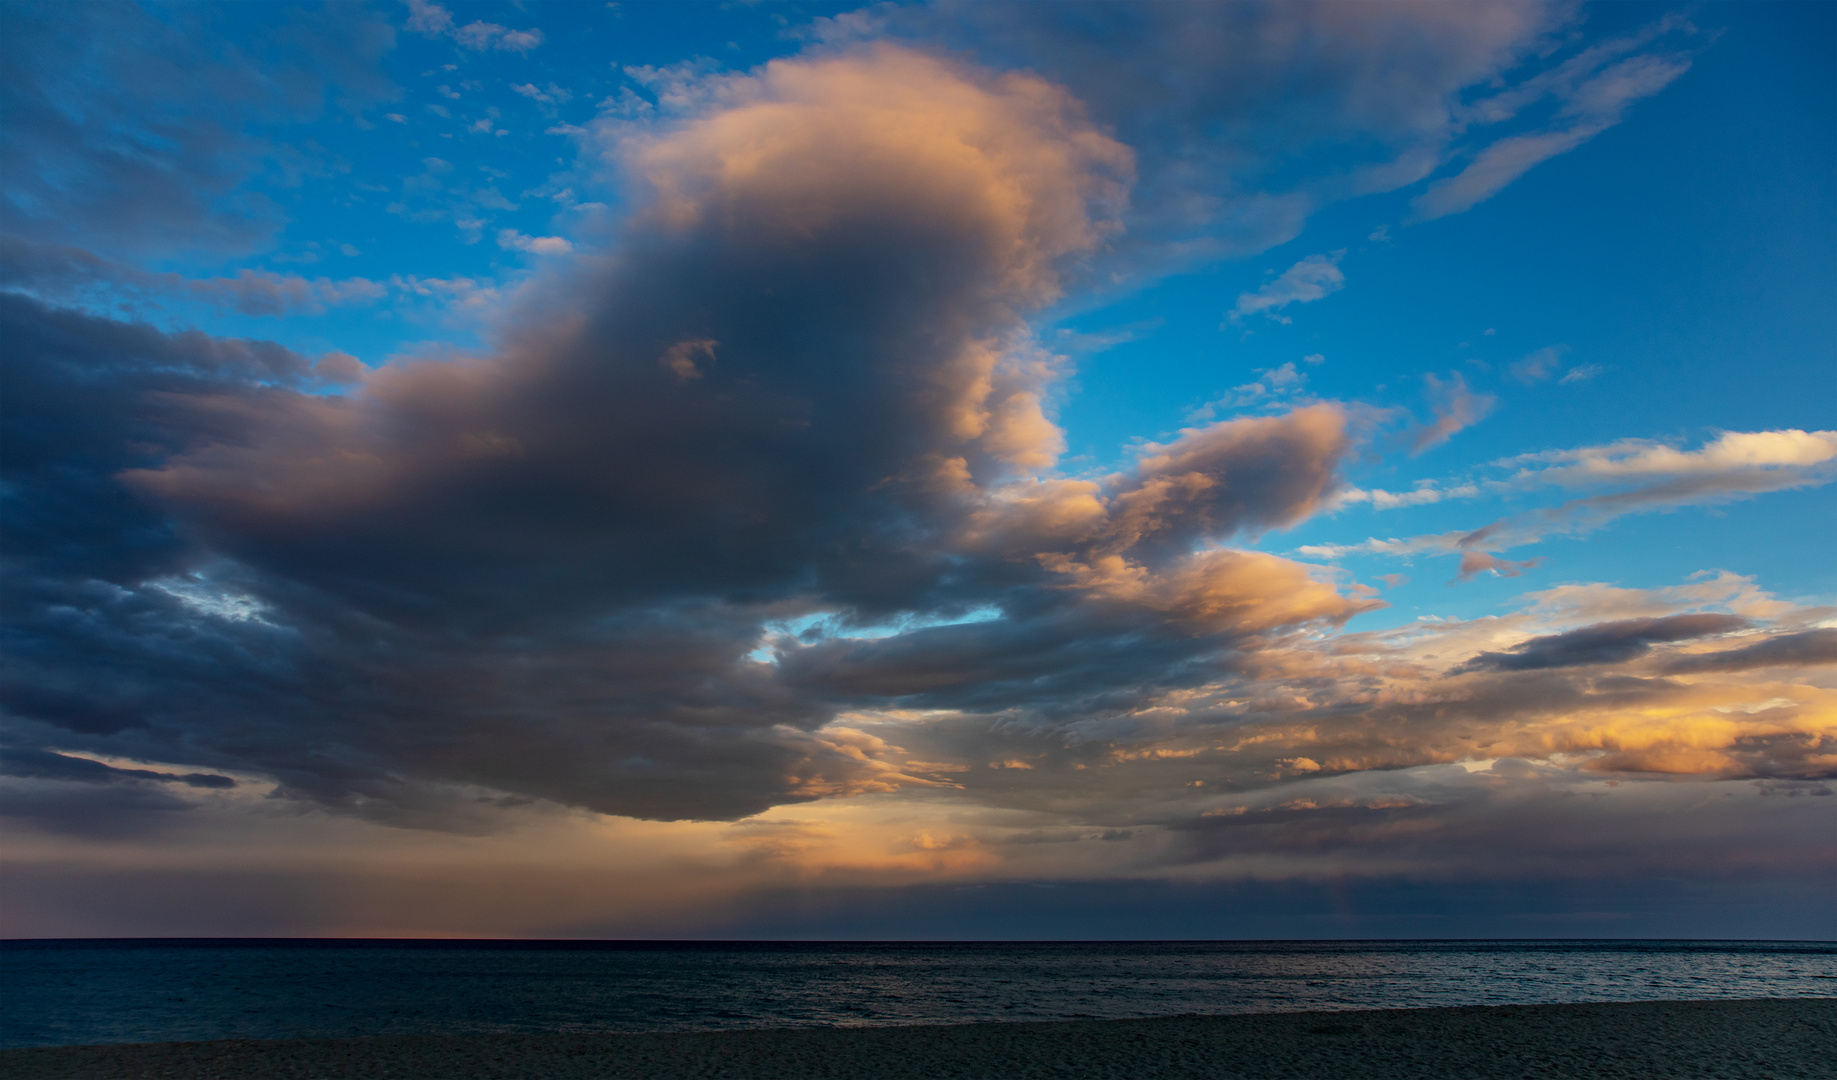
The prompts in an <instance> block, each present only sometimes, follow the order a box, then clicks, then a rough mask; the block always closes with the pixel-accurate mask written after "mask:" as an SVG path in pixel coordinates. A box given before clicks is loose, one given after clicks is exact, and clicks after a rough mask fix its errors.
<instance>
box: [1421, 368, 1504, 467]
mask: <svg viewBox="0 0 1837 1080" xmlns="http://www.w3.org/2000/svg"><path fill="white" fill-rule="evenodd" d="M1422 378H1423V382H1424V384H1426V385H1427V386H1428V390H1429V398H1430V400H1431V401H1432V402H1433V403H1434V410H1435V419H1434V420H1431V421H1430V422H1428V423H1427V424H1424V425H1422V426H1421V427H1418V428H1416V429H1415V430H1414V431H1411V432H1409V433H1408V434H1407V435H1406V436H1405V438H1406V439H1407V440H1408V442H1409V444H1410V453H1411V454H1420V453H1422V452H1423V451H1425V450H1430V449H1433V448H1434V447H1437V446H1440V445H1441V444H1442V443H1445V442H1447V441H1448V440H1449V439H1451V438H1453V437H1454V435H1455V433H1456V432H1458V431H1460V430H1462V429H1463V428H1468V427H1472V426H1473V425H1474V424H1477V423H1479V422H1480V421H1481V420H1483V419H1485V418H1486V415H1487V414H1488V413H1490V412H1492V411H1493V405H1494V403H1495V402H1496V400H1497V399H1495V398H1494V397H1493V396H1492V395H1491V394H1476V393H1474V392H1473V391H1471V390H1469V389H1467V380H1466V379H1464V378H1462V377H1461V375H1460V373H1459V372H1455V373H1454V374H1452V375H1450V376H1448V379H1447V381H1445V382H1444V381H1443V380H1441V379H1438V378H1436V377H1435V376H1434V375H1424V376H1423V377H1422Z"/></svg>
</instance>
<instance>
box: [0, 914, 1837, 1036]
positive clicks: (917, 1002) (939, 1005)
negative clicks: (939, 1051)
mask: <svg viewBox="0 0 1837 1080" xmlns="http://www.w3.org/2000/svg"><path fill="white" fill-rule="evenodd" d="M1832 996H1837V943H1824V942H1727V941H1435V942H1421V941H1412V942H1397V941H1363V942H1361V941H1331V942H1095V943H1092V942H1044V943H1021V944H1016V943H955V944H937V943H925V944H916V943H914V944H902V943H879V944H870V943H834V942H831V943H778V942H745V943H742V942H718V943H717V942H539V941H499V942H451V941H438V942H425V941H324V940H312V941H300V940H295V941H260V940H233V941H8V942H0V1046H56V1045H68V1044H75V1043H97V1042H153V1041H164V1040H181V1039H183V1040H189V1039H222V1038H293V1037H301V1036H347V1035H384V1034H419V1033H486V1032H562V1031H569V1032H593V1031H669V1030H678V1031H680V1030H698V1029H700V1030H706V1029H714V1028H760V1027H799V1026H808V1025H858V1024H920V1023H969V1022H977V1021H991V1020H1042V1019H1061V1018H1071V1017H1126V1016H1166V1015H1173V1014H1179V1013H1247V1012H1271V1011H1289V1010H1297V1009H1365V1008H1396V1007H1408V1006H1428V1005H1472V1004H1504V1003H1511V1002H1561V1001H1635V1000H1656V999H1676V998H1727V997H1832Z"/></svg>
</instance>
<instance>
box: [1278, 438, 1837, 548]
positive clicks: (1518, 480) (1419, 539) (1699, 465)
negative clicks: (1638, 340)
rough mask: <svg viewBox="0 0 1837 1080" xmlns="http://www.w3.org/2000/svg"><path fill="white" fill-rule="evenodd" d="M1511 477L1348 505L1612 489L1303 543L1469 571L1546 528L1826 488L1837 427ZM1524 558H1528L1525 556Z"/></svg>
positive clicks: (1360, 498) (1542, 468) (1546, 457)
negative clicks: (1351, 538)
mask: <svg viewBox="0 0 1837 1080" xmlns="http://www.w3.org/2000/svg"><path fill="white" fill-rule="evenodd" d="M1490 468H1494V469H1510V470H1513V471H1512V472H1511V473H1510V475H1509V476H1506V477H1502V478H1495V479H1478V480H1468V481H1465V482H1463V483H1460V484H1456V485H1445V484H1437V483H1435V482H1433V481H1430V482H1428V483H1426V484H1425V485H1424V486H1422V487H1420V488H1418V489H1417V490H1418V491H1420V492H1422V494H1421V495H1417V496H1415V497H1414V498H1413V499H1412V498H1411V497H1410V496H1411V494H1412V493H1403V494H1393V493H1390V492H1378V493H1373V492H1364V491H1359V490H1358V489H1352V490H1351V491H1349V492H1347V493H1344V494H1341V495H1340V496H1339V497H1338V502H1339V503H1340V504H1342V505H1344V504H1352V503H1369V504H1371V505H1372V506H1373V507H1374V508H1376V509H1395V508H1398V507H1401V506H1407V505H1421V504H1427V503H1434V502H1440V501H1442V500H1443V499H1445V498H1451V497H1465V498H1473V497H1480V496H1482V495H1484V494H1488V493H1490V494H1498V495H1506V494H1513V493H1531V492H1536V491H1539V490H1542V489H1548V488H1555V489H1567V490H1572V491H1574V490H1589V489H1609V490H1605V491H1601V492H1600V493H1599V494H1593V495H1584V496H1581V497H1579V498H1574V499H1570V500H1568V501H1565V502H1563V503H1561V504H1559V505H1556V506H1552V507H1546V508H1543V509H1539V510H1532V511H1527V512H1522V513H1518V514H1514V515H1511V516H1509V517H1505V518H1501V519H1499V520H1497V521H1495V522H1492V523H1491V524H1488V525H1486V526H1484V527H1482V528H1479V529H1473V530H1465V531H1463V530H1456V531H1451V532H1445V533H1437V534H1434V535H1428V536H1416V537H1409V538H1403V539H1398V538H1391V539H1377V538H1372V539H1368V540H1364V541H1361V542H1359V543H1350V544H1341V543H1333V544H1311V545H1306V546H1303V547H1301V548H1298V549H1297V551H1298V552H1299V553H1300V554H1302V555H1305V556H1308V557H1310V558H1327V559H1336V558H1340V557H1343V556H1345V555H1350V554H1361V553H1362V554H1378V555H1394V556H1402V557H1409V556H1413V555H1419V554H1429V553H1438V552H1439V553H1448V554H1454V553H1464V554H1463V559H1464V561H1463V564H1462V576H1463V577H1467V576H1471V574H1472V573H1474V572H1478V571H1483V570H1492V571H1496V572H1504V570H1505V569H1507V568H1509V567H1510V566H1512V565H1515V564H1510V563H1507V562H1505V561H1504V560H1497V559H1495V558H1494V557H1493V555H1492V553H1496V552H1499V551H1504V550H1508V549H1510V548H1515V547H1521V546H1524V545H1526V544H1532V543H1536V542H1537V541H1538V540H1541V539H1543V538H1544V537H1546V536H1551V535H1560V534H1570V533H1578V532H1586V531H1589V530H1592V529H1598V528H1601V527H1603V526H1605V525H1607V524H1608V523H1610V522H1612V521H1613V520H1615V519H1616V518H1619V517H1622V516H1624V515H1627V514H1633V513H1641V512H1646V511H1654V510H1668V509H1673V508H1676V507H1682V506H1701V505H1714V504H1717V503H1725V502H1732V501H1738V500H1741V499H1747V498H1751V497H1753V496H1756V495H1760V494H1763V493H1766V492H1770V491H1787V490H1792V489H1794V488H1804V487H1818V486H1822V485H1824V484H1828V483H1830V482H1831V481H1832V480H1834V479H1837V432H1832V431H1803V430H1799V429H1796V428H1788V429H1782V430H1778V431H1752V432H1737V431H1731V432H1725V433H1723V434H1721V435H1718V436H1716V437H1715V438H1714V439H1711V440H1709V441H1708V442H1706V443H1704V444H1703V445H1702V446H1700V447H1698V448H1697V449H1694V450H1685V449H1680V448H1678V447H1677V446H1675V445H1672V444H1670V443H1662V442H1657V441H1654V440H1649V439H1626V440H1621V441H1619V442H1614V443H1608V444H1604V445H1600V446H1586V447H1579V448H1576V449H1572V450H1550V451H1540V452H1538V453H1533V454H1524V455H1520V456H1517V457H1512V458H1506V459H1503V460H1501V461H1497V462H1493V463H1492V464H1491V466H1490ZM1516 565H1523V564H1516Z"/></svg>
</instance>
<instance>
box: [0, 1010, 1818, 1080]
mask: <svg viewBox="0 0 1837 1080" xmlns="http://www.w3.org/2000/svg"><path fill="white" fill-rule="evenodd" d="M0 1075H4V1076H6V1077H9V1078H12V1080H36V1078H51V1077H57V1078H69V1080H90V1078H95V1080H102V1078H108V1080H121V1078H129V1077H132V1078H136V1080H140V1078H146V1080H154V1078H159V1080H165V1078H173V1080H178V1078H185V1080H191V1078H202V1077H226V1078H228V1077H235V1078H246V1080H267V1078H283V1077H284V1078H287V1080H332V1078H350V1080H360V1078H361V1080H369V1078H373V1077H374V1078H383V1077H389V1078H393V1080H422V1078H427V1080H434V1078H438V1080H500V1078H501V1080H588V1078H605V1080H613V1078H618V1080H624V1078H633V1080H638V1078H642V1080H689V1078H696V1080H702V1078H712V1077H732V1078H744V1080H779V1078H797V1080H804V1078H809V1080H817V1078H822V1080H830V1078H836V1080H841V1078H856V1077H864V1078H865V1077H873V1078H875V1080H903V1078H907V1077H910V1078H914V1080H917V1078H920V1077H924V1078H927V1080H929V1078H934V1077H963V1078H972V1077H973V1078H979V1080H981V1078H987V1080H1013V1078H1031V1077H1054V1078H1063V1080H1083V1078H1086V1077H1092V1078H1095V1077H1106V1078H1107V1077H1117V1078H1124V1077H1128V1078H1132V1080H1133V1078H1139V1077H1155V1078H1158V1080H1184V1078H1189V1077H1190V1078H1195V1080H1196V1078H1200V1077H1204V1078H1207V1080H1239V1078H1242V1080H1252V1078H1255V1080H1276V1078H1283V1080H1287V1078H1306V1080H1431V1078H1442V1077H1448V1078H1454V1077H1461V1078H1487V1080H1490V1078H1494V1077H1585V1078H1600V1080H1615V1078H1621V1077H1625V1078H1628V1080H1634V1078H1637V1080H1650V1078H1656V1077H1718V1078H1745V1077H1755V1078H1765V1080H1782V1078H1796V1077H1818V1078H1830V1077H1837V998H1797V999H1791V998H1789V999H1768V1000H1753V1001H1653V1002H1615V1003H1604V1004H1582V1005H1505V1006H1496V1007H1495V1006H1471V1007H1464V1008H1446V1009H1394V1010H1384V1011H1372V1012H1330V1013H1320V1012H1315V1013H1275V1014H1261V1015H1248V1016H1174V1017H1165V1018H1157V1019H1149V1020H1071V1021H1058V1022H1050V1023H1015V1024H962V1025H948V1026H912V1027H871V1028H791V1029H776V1030H769V1031H719V1032H670V1033H655V1034H623V1035H467V1036H394V1037H381V1038H364V1039H289V1040H224V1041H219V1042H194V1043H136V1044H118V1045H105V1046H62V1047H34V1048H26V1049H13V1050H3V1051H0Z"/></svg>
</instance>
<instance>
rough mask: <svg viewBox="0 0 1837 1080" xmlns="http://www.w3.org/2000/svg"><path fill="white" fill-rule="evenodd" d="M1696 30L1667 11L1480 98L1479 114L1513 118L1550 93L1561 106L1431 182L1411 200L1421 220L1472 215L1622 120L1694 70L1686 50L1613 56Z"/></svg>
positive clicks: (1416, 216)
mask: <svg viewBox="0 0 1837 1080" xmlns="http://www.w3.org/2000/svg"><path fill="white" fill-rule="evenodd" d="M1690 32H1692V31H1691V28H1690V27H1689V25H1688V24H1687V23H1684V22H1683V21H1682V20H1681V19H1679V18H1677V17H1675V16H1673V17H1667V18H1666V19H1663V20H1660V22H1658V23H1655V24H1653V25H1651V26H1648V27H1646V28H1644V29H1643V30H1641V31H1640V32H1638V33H1636V34H1633V35H1629V36H1627V37H1624V38H1620V39H1617V40H1614V41H1610V42H1605V43H1602V44H1600V45H1596V46H1593V47H1591V48H1589V49H1586V50H1584V51H1583V52H1582V53H1580V54H1578V55H1577V56H1575V57H1573V58H1571V59H1570V60H1568V61H1566V62H1565V63H1564V64H1562V65H1561V66H1559V67H1558V68H1556V69H1554V70H1552V71H1550V72H1547V73H1545V74H1543V75H1541V76H1539V77H1537V78H1535V79H1532V80H1529V81H1527V82H1526V83H1525V84H1524V85H1522V86H1519V87H1515V88H1512V89H1509V90H1506V91H1503V92H1501V93H1499V94H1497V95H1495V96H1494V97H1493V98H1491V99H1490V100H1482V101H1480V102H1477V103H1476V104H1475V106H1474V109H1475V112H1476V114H1477V116H1478V117H1480V118H1482V119H1486V120H1492V119H1505V118H1510V117H1511V116H1512V115H1514V114H1516V112H1517V111H1518V110H1519V109H1521V108H1523V107H1524V106H1526V105H1528V104H1529V103H1530V102H1532V101H1534V100H1536V99H1537V98H1539V97H1542V96H1544V95H1546V94H1548V95H1552V96H1554V97H1555V98H1556V99H1557V100H1558V101H1559V102H1560V103H1561V105H1560V107H1559V108H1558V110H1557V114H1556V117H1555V120H1554V123H1552V124H1551V125H1550V126H1549V127H1547V128H1545V129H1544V130H1541V131H1535V132H1530V133H1526V134H1521V135H1511V136H1507V137H1505V138H1501V139H1498V140H1496V141H1494V142H1492V143H1491V144H1490V145H1487V146H1486V147H1484V148H1483V149H1481V150H1480V151H1479V152H1478V153H1477V154H1476V155H1475V156H1474V158H1473V160H1472V161H1471V162H1470V163H1469V164H1468V165H1467V167H1466V168H1464V169H1462V170H1461V171H1460V172H1459V173H1457V174H1455V175H1454V176H1451V177H1447V178H1445V179H1442V180H1438V181H1436V182H1434V183H1432V184H1430V185H1429V187H1428V189H1427V190H1425V191H1424V192H1423V193H1422V194H1421V195H1419V196H1417V197H1416V199H1415V200H1413V201H1412V202H1411V204H1410V207H1411V210H1412V211H1413V213H1414V218H1413V220H1416V221H1430V220H1433V219H1435V218H1439V217H1446V216H1447V215H1449V214H1459V213H1464V212H1465V211H1467V210H1470V209H1472V208H1473V207H1475V206H1477V205H1478V204H1480V203H1482V202H1484V201H1486V200H1487V199H1490V198H1492V197H1493V196H1494V195H1496V194H1498V193H1499V192H1500V191H1501V190H1503V189H1504V188H1505V187H1506V185H1508V184H1510V183H1511V182H1512V181H1514V180H1516V179H1518V178H1519V177H1521V176H1523V175H1524V174H1525V173H1527V172H1529V171H1530V170H1531V169H1532V168H1534V167H1535V166H1537V165H1539V164H1541V163H1542V162H1545V161H1548V160H1549V159H1551V158H1553V157H1556V156H1558V155H1560V154H1566V153H1568V152H1569V151H1571V150H1574V149H1575V148H1577V147H1579V146H1581V145H1582V144H1583V143H1585V142H1587V141H1588V140H1590V139H1592V138H1594V137H1595V136H1596V135H1599V134H1600V133H1601V132H1603V131H1606V130H1607V129H1608V128H1610V127H1613V126H1614V125H1616V124H1618V123H1620V121H1621V120H1622V119H1624V118H1625V116H1626V111H1627V108H1628V107H1629V106H1630V105H1631V104H1632V103H1633V102H1634V101H1637V100H1638V99H1640V98H1644V97H1650V96H1652V95H1653V94H1656V93H1658V92H1659V91H1660V90H1663V89H1664V88H1665V87H1666V86H1669V85H1670V84H1671V83H1672V82H1673V81H1674V80H1675V79H1677V78H1678V77H1679V76H1680V75H1682V74H1684V72H1686V71H1688V70H1689V69H1690V61H1689V60H1688V59H1687V58H1686V56H1685V55H1684V54H1682V53H1681V52H1670V53H1640V54H1636V55H1632V56H1626V57H1625V58H1624V59H1621V60H1618V61H1616V62H1613V63H1611V64H1609V63H1607V61H1608V60H1610V59H1612V58H1613V57H1615V56H1616V55H1624V54H1625V53H1627V52H1629V51H1632V50H1637V49H1642V48H1646V47H1648V46H1650V45H1651V43H1652V42H1653V41H1654V40H1656V39H1658V38H1661V37H1666V36H1669V35H1672V34H1676V33H1685V34H1688V33H1690ZM1604 64H1605V65H1606V66H1602V65H1604Z"/></svg>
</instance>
